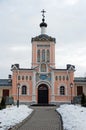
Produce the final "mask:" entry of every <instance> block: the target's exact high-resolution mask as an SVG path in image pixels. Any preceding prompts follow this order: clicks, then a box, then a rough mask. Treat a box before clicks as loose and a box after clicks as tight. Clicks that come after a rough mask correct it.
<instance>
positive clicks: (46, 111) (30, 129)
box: [18, 107, 61, 130]
mask: <svg viewBox="0 0 86 130" xmlns="http://www.w3.org/2000/svg"><path fill="white" fill-rule="evenodd" d="M33 109H35V111H34V114H33V116H32V117H31V118H30V119H29V120H28V121H27V122H26V123H25V124H24V125H23V126H21V127H20V128H19V129H18V130H61V121H60V118H59V115H58V114H57V113H56V111H55V109H56V107H33Z"/></svg>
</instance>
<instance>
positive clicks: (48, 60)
mask: <svg viewBox="0 0 86 130" xmlns="http://www.w3.org/2000/svg"><path fill="white" fill-rule="evenodd" d="M47 62H50V52H49V50H47Z"/></svg>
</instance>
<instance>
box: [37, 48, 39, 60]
mask: <svg viewBox="0 0 86 130" xmlns="http://www.w3.org/2000/svg"><path fill="white" fill-rule="evenodd" d="M37 62H40V50H38V51H37Z"/></svg>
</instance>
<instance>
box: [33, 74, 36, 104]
mask: <svg viewBox="0 0 86 130" xmlns="http://www.w3.org/2000/svg"><path fill="white" fill-rule="evenodd" d="M35 85H36V72H33V88H32V102H36V92H35Z"/></svg>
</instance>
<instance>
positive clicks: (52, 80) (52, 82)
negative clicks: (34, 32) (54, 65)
mask: <svg viewBox="0 0 86 130" xmlns="http://www.w3.org/2000/svg"><path fill="white" fill-rule="evenodd" d="M51 84H52V92H51V102H55V94H54V72H51Z"/></svg>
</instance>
